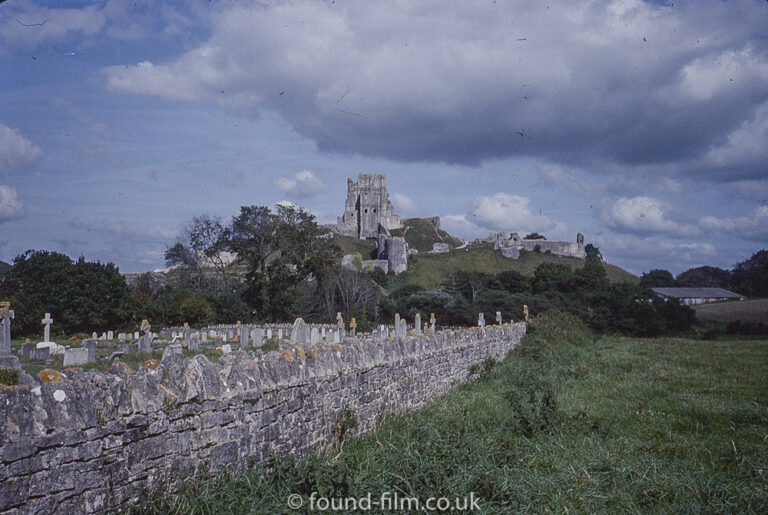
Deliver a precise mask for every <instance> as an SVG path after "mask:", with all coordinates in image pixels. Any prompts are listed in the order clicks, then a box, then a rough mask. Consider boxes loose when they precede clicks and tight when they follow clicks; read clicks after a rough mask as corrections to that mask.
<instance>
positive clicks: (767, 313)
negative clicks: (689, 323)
mask: <svg viewBox="0 0 768 515" xmlns="http://www.w3.org/2000/svg"><path fill="white" fill-rule="evenodd" d="M693 309H695V310H696V316H697V317H699V318H701V319H702V320H714V321H716V322H725V323H728V322H736V321H737V320H738V321H741V322H762V323H764V324H768V299H752V300H742V301H729V302H711V303H709V304H699V305H697V306H694V308H693Z"/></svg>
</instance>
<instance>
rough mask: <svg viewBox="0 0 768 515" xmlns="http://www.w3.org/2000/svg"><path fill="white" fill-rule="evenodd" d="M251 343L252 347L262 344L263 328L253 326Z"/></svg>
mask: <svg viewBox="0 0 768 515" xmlns="http://www.w3.org/2000/svg"><path fill="white" fill-rule="evenodd" d="M251 342H253V343H252V344H251V345H252V346H254V347H261V346H262V345H263V344H264V329H263V328H261V327H254V328H253V330H252V331H251Z"/></svg>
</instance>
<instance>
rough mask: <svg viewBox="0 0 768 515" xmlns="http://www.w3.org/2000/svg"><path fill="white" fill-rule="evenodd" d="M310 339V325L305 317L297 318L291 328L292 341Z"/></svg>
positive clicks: (297, 341)
mask: <svg viewBox="0 0 768 515" xmlns="http://www.w3.org/2000/svg"><path fill="white" fill-rule="evenodd" d="M308 341H309V326H308V325H307V324H306V323H305V322H304V319H303V318H297V319H296V321H295V322H293V329H292V330H291V343H307V342H308Z"/></svg>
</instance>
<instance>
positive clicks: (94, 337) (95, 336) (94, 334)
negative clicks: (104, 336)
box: [91, 331, 99, 340]
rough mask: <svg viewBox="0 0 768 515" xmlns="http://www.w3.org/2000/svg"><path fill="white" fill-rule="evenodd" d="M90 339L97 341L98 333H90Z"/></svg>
mask: <svg viewBox="0 0 768 515" xmlns="http://www.w3.org/2000/svg"><path fill="white" fill-rule="evenodd" d="M91 338H93V339H94V340H98V339H99V333H97V332H96V331H94V332H92V333H91Z"/></svg>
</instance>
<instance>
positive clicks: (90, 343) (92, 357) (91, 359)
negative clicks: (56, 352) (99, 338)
mask: <svg viewBox="0 0 768 515" xmlns="http://www.w3.org/2000/svg"><path fill="white" fill-rule="evenodd" d="M83 348H85V349H88V363H95V362H96V341H95V340H83ZM65 355H66V354H65Z"/></svg>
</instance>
